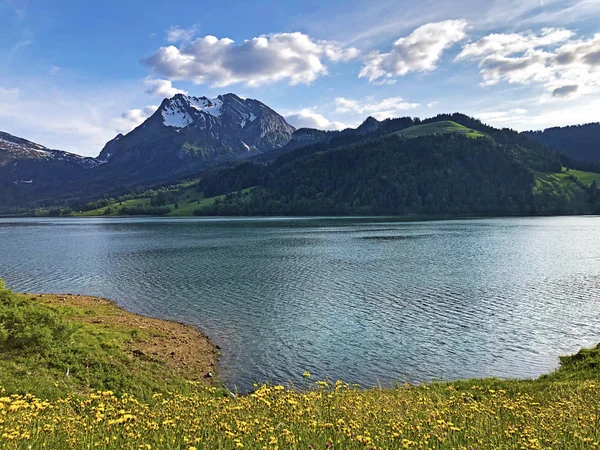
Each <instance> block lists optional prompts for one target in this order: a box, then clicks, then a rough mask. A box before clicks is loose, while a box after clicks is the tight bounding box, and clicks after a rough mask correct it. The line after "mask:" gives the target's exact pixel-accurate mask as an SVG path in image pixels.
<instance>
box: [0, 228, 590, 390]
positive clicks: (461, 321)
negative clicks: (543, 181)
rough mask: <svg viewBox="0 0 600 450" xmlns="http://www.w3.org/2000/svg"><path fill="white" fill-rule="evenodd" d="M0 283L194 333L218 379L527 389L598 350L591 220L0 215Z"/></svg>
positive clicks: (246, 384) (241, 384) (245, 384)
mask: <svg viewBox="0 0 600 450" xmlns="http://www.w3.org/2000/svg"><path fill="white" fill-rule="evenodd" d="M0 242H1V247H0V277H2V278H4V279H5V280H6V282H7V285H8V286H10V287H11V288H13V289H14V290H17V291H23V292H24V291H27V292H60V293H81V294H86V295H93V296H99V297H105V298H110V299H113V300H115V301H116V302H117V303H118V304H119V305H120V306H123V307H124V308H126V309H128V310H130V311H132V312H136V313H141V314H146V315H149V316H153V317H158V318H165V319H171V320H177V321H182V322H185V323H188V324H191V325H195V326H198V327H200V328H201V329H202V330H204V331H205V332H206V333H208V335H209V336H211V338H212V339H213V341H214V342H215V343H216V344H218V345H220V346H221V347H222V350H221V351H222V353H223V358H222V361H221V378H222V379H224V381H225V382H226V383H227V384H228V386H230V387H233V386H237V387H238V388H239V389H240V390H242V391H243V390H247V389H249V388H250V387H251V385H252V383H253V382H255V381H268V380H270V381H273V382H282V383H286V382H288V381H292V382H294V383H296V384H298V385H300V386H302V385H303V381H302V373H303V372H305V371H309V372H311V373H312V374H313V378H315V379H316V378H321V379H322V378H324V377H326V376H328V377H330V378H332V379H338V378H341V379H344V380H345V381H348V382H355V383H359V384H361V385H363V386H365V387H367V386H372V385H378V384H381V385H384V386H388V385H391V384H392V383H394V382H405V381H408V382H422V381H431V380H451V379H457V378H467V377H487V376H497V377H510V378H512V377H519V378H529V377H537V376H539V375H540V374H542V373H546V372H549V371H551V370H552V369H553V368H555V367H557V365H558V359H557V357H558V355H561V354H567V353H572V352H574V351H576V350H578V349H579V348H580V347H582V346H587V345H592V344H595V343H596V342H597V341H600V245H599V244H600V218H598V217H556V218H510V219H480V220H456V221H439V222H398V221H395V220H393V219H386V218H331V219H330V218H291V219H285V218H272V219H271V218H256V219H252V218H249V219H226V218H217V219H208V218H207V219H201V218H190V219H161V218H123V219H110V218H90V219H83V218H73V219H37V218H33V219H32V218H24V219H0Z"/></svg>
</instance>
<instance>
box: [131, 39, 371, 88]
mask: <svg viewBox="0 0 600 450" xmlns="http://www.w3.org/2000/svg"><path fill="white" fill-rule="evenodd" d="M358 54H359V52H358V50H357V49H355V48H343V47H341V46H340V45H338V44H336V43H335V42H331V41H315V40H313V39H311V38H310V37H309V36H307V35H305V34H302V33H280V34H272V35H268V36H267V35H262V36H259V37H255V38H253V39H250V40H246V41H244V42H243V43H242V44H240V45H235V42H234V41H233V40H231V39H229V38H223V39H218V38H216V37H215V36H205V37H202V38H198V39H196V40H194V41H192V42H190V43H188V44H185V45H182V46H180V47H176V46H174V45H170V46H167V47H161V48H160V49H158V51H157V52H156V53H155V54H154V55H152V56H151V57H149V58H145V59H143V60H142V62H143V63H144V64H146V65H147V66H149V67H150V68H151V69H152V70H153V71H154V73H156V74H159V75H161V76H164V77H166V78H168V79H170V80H189V81H192V82H194V83H196V84H204V83H209V84H211V85H212V86H213V87H224V86H229V85H232V84H237V83H244V84H246V85H247V86H258V85H261V84H265V83H273V82H277V81H281V80H288V81H289V84H290V85H296V84H310V83H312V82H313V81H315V80H316V79H317V78H318V77H320V76H323V75H326V74H327V66H326V65H325V63H324V61H325V60H329V61H332V62H340V61H347V60H350V59H353V58H356V57H357V56H358Z"/></svg>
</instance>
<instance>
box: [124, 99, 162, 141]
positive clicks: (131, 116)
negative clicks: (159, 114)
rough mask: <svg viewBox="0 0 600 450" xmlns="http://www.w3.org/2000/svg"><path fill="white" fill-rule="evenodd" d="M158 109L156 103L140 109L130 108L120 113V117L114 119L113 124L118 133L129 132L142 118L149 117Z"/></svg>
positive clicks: (139, 123) (140, 122) (141, 121)
mask: <svg viewBox="0 0 600 450" xmlns="http://www.w3.org/2000/svg"><path fill="white" fill-rule="evenodd" d="M157 109H158V106H157V105H149V106H146V107H144V108H142V109H130V110H127V111H125V112H124V113H123V114H121V117H120V118H119V119H117V120H115V121H114V126H115V128H116V130H117V131H118V132H119V133H123V134H125V133H129V132H130V131H131V130H133V129H134V128H135V127H137V126H139V125H141V124H142V123H143V122H144V120H146V119H147V118H148V117H150V116H151V115H152V114H154V112H155V111H156V110H157Z"/></svg>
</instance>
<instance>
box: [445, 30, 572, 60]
mask: <svg viewBox="0 0 600 450" xmlns="http://www.w3.org/2000/svg"><path fill="white" fill-rule="evenodd" d="M573 35H574V33H573V32H572V31H570V30H565V29H563V28H544V29H542V30H541V32H540V34H539V35H536V34H535V33H533V32H531V31H527V32H525V33H509V34H500V33H492V34H490V35H488V36H485V37H484V38H482V39H480V40H478V41H477V42H473V43H471V44H467V45H465V46H464V47H463V49H462V51H461V52H460V53H459V54H458V56H457V57H456V59H457V60H458V59H465V58H475V57H485V56H488V55H501V56H508V55H511V54H513V53H521V52H526V51H528V50H531V49H534V48H536V47H548V46H551V45H556V44H559V43H561V42H565V41H566V40H568V39H570V38H571V37H573Z"/></svg>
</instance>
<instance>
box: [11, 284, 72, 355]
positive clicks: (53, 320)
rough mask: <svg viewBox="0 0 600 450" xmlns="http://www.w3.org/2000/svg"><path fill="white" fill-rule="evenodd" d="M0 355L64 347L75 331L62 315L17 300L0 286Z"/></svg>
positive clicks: (46, 350) (39, 351) (41, 351)
mask: <svg viewBox="0 0 600 450" xmlns="http://www.w3.org/2000/svg"><path fill="white" fill-rule="evenodd" d="M0 287H1V290H0V352H2V351H11V350H20V351H25V352H35V353H47V352H49V351H52V350H53V349H54V348H56V347H60V346H63V345H64V343H65V342H66V341H67V340H69V339H70V337H71V336H72V334H73V333H74V331H75V327H74V326H73V325H71V324H69V323H67V322H66V321H65V320H64V319H63V318H62V317H61V315H60V314H59V313H58V312H56V311H53V310H51V309H48V308H40V307H39V306H35V305H33V304H31V303H29V302H27V301H26V300H21V299H19V298H18V297H17V296H16V295H15V294H13V293H12V292H11V291H10V290H8V289H6V288H5V285H4V282H2V283H1V284H0Z"/></svg>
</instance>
